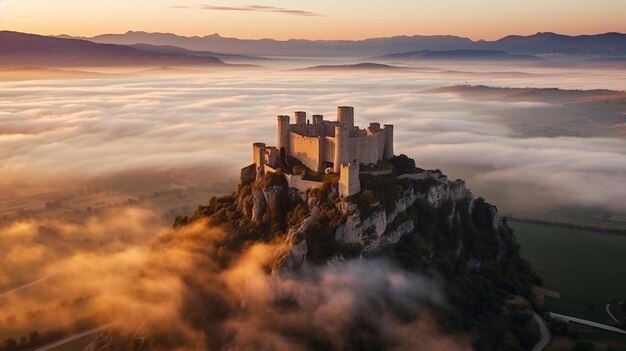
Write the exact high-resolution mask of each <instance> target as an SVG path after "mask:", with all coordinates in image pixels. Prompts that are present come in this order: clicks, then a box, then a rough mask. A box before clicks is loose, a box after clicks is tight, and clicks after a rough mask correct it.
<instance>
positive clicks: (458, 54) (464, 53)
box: [376, 49, 540, 62]
mask: <svg viewBox="0 0 626 351" xmlns="http://www.w3.org/2000/svg"><path fill="white" fill-rule="evenodd" d="M376 59H379V60H383V61H388V60H437V61H441V60H446V61H454V60H462V61H471V60H479V61H527V62H534V61H538V60H540V58H538V57H537V56H533V55H514V54H509V53H508V52H504V51H497V50H469V49H462V50H441V51H432V50H421V51H409V52H402V53H397V54H387V55H382V56H378V57H377V58H376Z"/></svg>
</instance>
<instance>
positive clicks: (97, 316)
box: [0, 209, 470, 350]
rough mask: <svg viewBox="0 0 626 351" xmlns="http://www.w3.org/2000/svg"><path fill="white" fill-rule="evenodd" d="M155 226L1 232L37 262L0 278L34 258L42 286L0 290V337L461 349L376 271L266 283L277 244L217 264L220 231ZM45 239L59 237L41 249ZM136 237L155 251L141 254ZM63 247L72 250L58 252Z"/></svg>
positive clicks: (319, 271) (367, 266)
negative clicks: (100, 330) (90, 331)
mask: <svg viewBox="0 0 626 351" xmlns="http://www.w3.org/2000/svg"><path fill="white" fill-rule="evenodd" d="M154 215H155V214H154V213H150V212H149V211H145V210H136V209H128V210H126V211H121V212H116V213H109V214H106V215H93V216H91V217H90V218H89V219H87V220H86V221H84V222H82V223H62V222H60V221H57V222H56V223H54V224H53V225H52V227H53V228H54V229H51V228H50V226H51V224H50V223H46V222H43V223H38V222H35V221H34V220H31V221H30V222H17V223H13V224H12V225H10V226H9V227H8V229H6V230H5V231H4V232H2V233H1V235H0V238H3V240H4V241H3V242H2V246H3V247H5V246H9V247H10V246H13V247H15V250H16V251H18V250H19V248H20V246H19V245H15V243H14V242H7V241H6V240H17V239H18V238H19V239H21V240H20V243H21V244H22V245H28V246H32V247H35V248H36V249H35V251H36V252H38V254H37V255H34V254H33V251H23V252H21V254H11V255H9V256H13V261H11V262H9V263H10V264H9V265H3V266H2V267H0V274H1V276H4V277H7V276H10V275H11V274H12V272H11V270H12V268H11V267H13V269H15V267H19V265H20V263H24V262H27V263H28V262H29V261H28V260H29V259H31V258H32V256H39V257H41V258H42V261H41V262H39V263H40V265H41V266H42V269H41V270H40V272H41V273H40V275H41V277H42V279H40V280H36V281H34V282H33V283H32V284H24V285H20V287H18V288H17V289H16V288H13V289H9V290H8V291H7V290H2V291H3V292H2V293H0V304H1V305H2V306H3V308H2V311H1V312H0V330H1V332H0V336H1V337H3V338H7V337H19V336H20V335H23V334H26V333H27V332H29V331H31V330H40V331H41V332H43V331H44V330H48V329H55V328H64V329H65V330H68V331H70V333H71V331H72V330H75V332H79V331H80V330H81V329H79V328H84V327H85V325H89V326H102V325H109V326H110V327H109V328H110V329H112V330H118V331H121V332H122V333H123V334H124V335H130V336H133V335H136V336H139V337H145V336H152V337H153V338H157V339H158V336H155V335H169V336H170V337H172V338H173V339H172V340H176V341H175V342H174V343H173V344H172V345H171V346H172V347H168V349H175V348H176V349H181V350H221V349H237V350H310V349H312V348H313V347H312V345H318V346H319V345H320V343H322V344H326V345H328V347H330V348H333V349H343V348H345V347H346V346H347V343H349V342H350V337H349V336H350V335H352V334H351V333H354V332H358V331H359V330H362V329H360V328H365V327H363V326H367V327H366V328H370V329H363V330H367V332H368V333H371V335H372V338H373V340H375V341H376V342H379V343H382V344H383V345H385V346H386V348H388V349H397V350H406V349H412V350H469V349H470V348H469V346H468V345H469V338H467V337H463V336H443V335H442V334H441V333H440V332H439V330H438V327H437V326H436V323H435V322H434V321H432V320H431V317H430V313H429V311H430V309H429V308H430V307H437V308H445V301H444V298H443V294H442V291H441V288H440V286H439V284H438V283H437V282H435V281H433V280H431V279H427V278H424V277H421V276H419V275H415V274H413V273H408V272H406V271H403V270H402V269H400V268H398V267H395V266H392V265H390V264H389V263H388V262H386V261H381V260H376V261H369V260H356V261H349V262H346V263H345V264H341V265H336V266H325V267H304V268H303V269H302V270H301V271H299V272H296V273H283V274H270V273H269V270H268V267H270V266H271V265H272V262H273V260H274V259H275V258H276V255H277V254H278V253H279V252H281V250H280V243H276V244H255V245H252V246H250V247H246V248H244V249H243V250H241V251H233V252H230V253H228V255H230V257H225V255H226V253H225V251H224V249H222V248H221V246H220V243H221V242H222V241H223V240H224V237H225V235H227V234H226V233H224V232H223V231H222V230H220V229H218V228H211V227H209V226H207V223H204V222H198V223H196V224H195V225H192V226H189V227H184V228H179V229H177V230H170V229H167V228H165V227H160V226H150V225H149V218H150V217H151V216H154ZM55 230H56V231H57V232H58V234H57V235H58V237H56V238H50V237H49V235H50V232H53V231H55ZM86 233H92V237H90V239H93V240H95V241H98V242H100V241H101V239H103V240H102V244H101V245H100V247H98V248H97V249H94V248H93V247H91V246H90V245H89V243H85V242H84V237H85V236H87V235H86ZM133 236H134V237H136V241H132V240H130V237H133ZM125 237H129V238H125ZM144 237H153V238H154V237H157V238H158V239H157V240H156V242H155V243H154V244H153V245H152V246H149V245H143V244H139V242H141V240H140V239H141V238H144ZM81 239H82V240H81ZM63 244H69V245H71V250H59V248H58V245H63ZM19 251H22V250H19ZM18 256H20V257H18ZM29 256H31V257H30V258H29ZM16 260H21V261H20V262H18V261H16ZM224 260H226V261H227V262H229V263H228V264H226V265H225V264H224V262H225V261H224ZM31 263H32V262H31ZM32 264H34V263H32ZM26 268H28V269H26V270H25V271H24V272H23V275H22V279H26V280H28V279H33V278H34V276H31V275H30V274H31V273H29V272H34V271H36V269H33V266H28V267H26ZM18 285H19V284H18ZM399 311H400V312H401V313H399ZM399 315H400V316H402V317H401V318H400V317H399ZM86 323H88V324H86ZM81 325H82V327H81Z"/></svg>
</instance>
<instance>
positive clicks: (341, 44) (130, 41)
mask: <svg viewBox="0 0 626 351" xmlns="http://www.w3.org/2000/svg"><path fill="white" fill-rule="evenodd" d="M63 37H66V38H67V36H63ZM79 39H85V40H89V41H93V42H96V43H108V44H120V45H134V44H150V45H159V46H161V45H167V46H175V47H180V48H184V49H187V50H192V51H210V52H221V53H228V54H235V55H251V56H274V57H276V56H288V57H289V56H291V57H334V56H345V57H350V56H352V57H354V56H358V57H372V56H380V55H386V54H390V53H403V52H413V51H423V50H431V51H450V50H494V51H504V52H508V53H510V54H525V55H550V54H566V55H602V56H626V34H622V33H605V34H596V35H579V36H569V35H562V34H555V33H536V34H533V35H529V36H518V35H510V36H507V37H504V38H502V39H499V40H496V41H484V40H479V41H473V40H471V39H468V38H462V37H457V36H450V35H435V36H421V35H416V36H396V37H389V38H374V39H365V40H297V39H291V40H286V41H280V40H274V39H259V40H251V39H236V38H224V37H222V36H220V35H218V34H212V35H208V36H204V37H198V36H195V37H185V36H179V35H176V34H171V33H146V32H132V31H131V32H127V33H125V34H104V35H99V36H96V37H90V38H79Z"/></svg>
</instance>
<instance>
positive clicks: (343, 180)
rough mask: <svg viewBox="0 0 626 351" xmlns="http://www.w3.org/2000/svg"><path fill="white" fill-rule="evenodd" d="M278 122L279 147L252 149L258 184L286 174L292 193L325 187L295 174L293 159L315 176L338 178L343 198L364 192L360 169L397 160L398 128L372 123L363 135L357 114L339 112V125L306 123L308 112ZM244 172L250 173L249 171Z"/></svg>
mask: <svg viewBox="0 0 626 351" xmlns="http://www.w3.org/2000/svg"><path fill="white" fill-rule="evenodd" d="M294 119H295V121H294V122H295V123H293V124H292V123H291V118H290V116H283V115H280V116H278V118H277V130H276V131H277V133H276V146H266V145H265V144H264V143H255V144H253V147H252V150H253V151H252V159H253V162H254V178H256V177H259V176H261V175H263V174H264V173H265V172H276V171H278V170H283V171H284V172H285V176H286V177H287V181H288V182H289V185H290V186H291V187H295V188H298V189H300V190H302V191H304V190H306V189H307V188H312V187H317V186H320V185H321V182H319V181H317V182H316V181H313V180H306V179H304V176H303V175H296V174H292V166H293V165H292V163H294V160H293V159H296V160H297V161H299V162H301V163H302V164H303V165H304V166H306V167H307V168H308V169H310V170H311V171H313V172H316V173H338V174H339V184H338V188H339V195H340V196H341V197H344V196H349V195H352V194H356V193H358V192H359V191H361V185H360V182H359V171H360V165H362V164H363V165H373V164H376V163H378V162H379V161H381V160H387V159H390V158H391V157H392V156H393V155H394V154H393V125H390V124H387V125H384V127H383V128H381V127H380V124H379V123H370V125H369V127H367V128H365V129H360V128H359V127H358V126H355V125H354V108H353V107H349V106H340V107H337V120H336V121H327V120H324V116H322V115H313V116H312V121H311V120H309V119H307V115H306V112H303V111H298V112H295V115H294ZM244 170H245V169H244Z"/></svg>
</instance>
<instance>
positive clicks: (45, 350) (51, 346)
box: [34, 322, 115, 351]
mask: <svg viewBox="0 0 626 351" xmlns="http://www.w3.org/2000/svg"><path fill="white" fill-rule="evenodd" d="M113 324H115V322H113V323H109V324H107V325H103V326H100V327H97V328H93V329H90V330H87V331H84V332H82V333H78V334H74V335H70V336H68V337H66V338H64V339H61V340H59V341H55V342H53V343H52V344H48V345H46V346H42V347H40V348H38V349H35V350H34V351H49V350H52V349H54V348H56V347H59V346H61V345H65V344H67V343H68V342H72V341H74V340H77V339H80V338H82V337H85V336H87V335H91V334H95V333H97V332H99V331H102V330H104V329H106V328H109V327H110V326H112V325H113Z"/></svg>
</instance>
